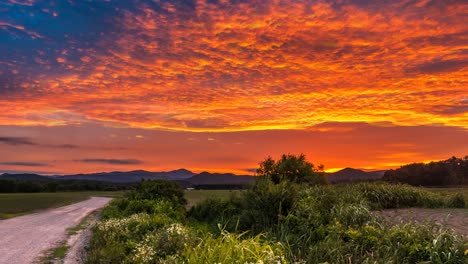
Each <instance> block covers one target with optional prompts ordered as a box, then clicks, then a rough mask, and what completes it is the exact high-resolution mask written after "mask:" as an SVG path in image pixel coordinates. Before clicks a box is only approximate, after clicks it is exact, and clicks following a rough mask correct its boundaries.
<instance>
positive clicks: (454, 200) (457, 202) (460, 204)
mask: <svg viewBox="0 0 468 264" xmlns="http://www.w3.org/2000/svg"><path fill="white" fill-rule="evenodd" d="M447 206H448V207H452V208H465V207H466V201H465V196H464V195H463V193H461V192H458V193H456V194H455V195H453V196H452V197H450V198H449V200H448V201H447Z"/></svg>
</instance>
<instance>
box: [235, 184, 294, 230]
mask: <svg viewBox="0 0 468 264" xmlns="http://www.w3.org/2000/svg"><path fill="white" fill-rule="evenodd" d="M299 189H300V188H299V185H297V184H294V183H290V182H288V181H283V182H280V183H278V184H274V183H273V182H271V181H269V180H268V179H265V178H264V179H258V180H257V181H256V182H255V185H254V186H253V188H252V189H250V190H248V191H246V192H244V193H243V196H242V198H243V206H244V207H243V211H242V214H241V222H240V225H241V226H242V227H243V229H244V230H254V231H255V232H261V231H264V230H268V229H270V228H272V227H274V226H275V225H277V224H278V221H279V220H280V219H281V218H282V217H284V216H286V215H288V214H289V212H290V211H291V210H292V208H293V207H294V204H295V202H296V200H297V194H298V192H299Z"/></svg>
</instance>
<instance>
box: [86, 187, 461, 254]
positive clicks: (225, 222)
mask: <svg viewBox="0 0 468 264" xmlns="http://www.w3.org/2000/svg"><path fill="white" fill-rule="evenodd" d="M438 192H440V190H438V191H431V190H427V189H423V188H415V187H411V186H408V185H402V184H387V183H359V184H351V185H338V186H327V185H305V184H297V183H294V182H289V181H283V182H279V183H273V182H272V181H270V180H268V179H259V180H257V182H256V183H255V184H254V185H253V186H252V188H251V189H249V190H245V191H238V192H234V193H232V192H229V191H215V192H213V191H185V192H183V191H181V190H179V189H178V188H177V186H176V185H175V184H173V183H171V182H164V181H154V182H150V181H147V182H145V183H142V184H140V186H138V187H137V189H136V190H134V191H132V192H130V193H128V194H127V195H125V197H124V198H121V199H115V200H114V201H112V202H111V203H110V205H109V206H108V207H106V208H105V209H104V210H103V212H102V219H101V221H100V222H99V223H98V224H97V225H96V226H95V228H94V233H93V238H92V241H91V244H90V250H89V258H88V263H327V262H328V263H467V261H468V240H467V238H466V236H462V235H460V234H458V233H455V232H453V231H452V230H450V229H447V228H445V227H444V226H441V225H437V224H434V223H429V222H427V223H409V222H408V223H406V222H400V223H392V224H390V223H388V222H386V221H385V219H384V218H382V217H379V216H378V214H376V213H374V211H376V210H382V209H396V208H409V207H418V208H466V206H467V197H466V196H464V194H463V193H460V192H459V190H456V191H455V192H454V191H452V190H444V193H443V195H442V194H440V193H438ZM213 195H217V197H214V198H213V197H211V198H210V197H208V196H213ZM185 198H188V199H189V200H191V201H190V202H189V203H191V204H195V205H194V206H192V207H191V208H190V209H189V210H187V201H186V199H185ZM463 210H466V209H463Z"/></svg>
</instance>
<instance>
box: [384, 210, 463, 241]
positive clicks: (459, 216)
mask: <svg viewBox="0 0 468 264" xmlns="http://www.w3.org/2000/svg"><path fill="white" fill-rule="evenodd" d="M377 213H378V214H379V215H382V216H383V217H384V218H385V219H386V220H387V221H389V222H390V223H392V224H397V223H400V222H416V223H421V222H425V221H430V222H436V223H438V224H441V225H443V226H444V227H447V228H450V229H452V230H454V231H455V232H456V233H458V234H460V235H465V236H468V209H424V208H409V209H394V210H383V211H378V212H377Z"/></svg>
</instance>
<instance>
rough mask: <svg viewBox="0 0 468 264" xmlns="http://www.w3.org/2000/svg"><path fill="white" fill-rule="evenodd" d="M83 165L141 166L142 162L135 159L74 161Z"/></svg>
mask: <svg viewBox="0 0 468 264" xmlns="http://www.w3.org/2000/svg"><path fill="white" fill-rule="evenodd" d="M75 161H77V162H84V163H102V164H111V165H136V164H143V161H141V160H137V159H80V160H75Z"/></svg>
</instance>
